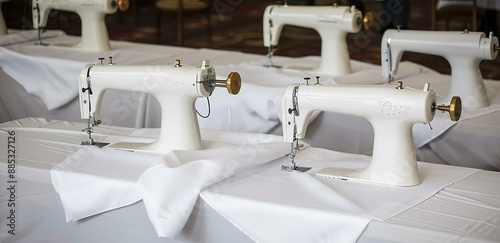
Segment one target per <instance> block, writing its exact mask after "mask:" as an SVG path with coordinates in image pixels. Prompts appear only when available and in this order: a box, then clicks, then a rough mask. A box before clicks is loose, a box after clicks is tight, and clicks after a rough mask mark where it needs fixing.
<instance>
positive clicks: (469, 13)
mask: <svg viewBox="0 0 500 243" xmlns="http://www.w3.org/2000/svg"><path fill="white" fill-rule="evenodd" d="M437 2H438V0H432V3H431V4H432V5H431V15H432V21H431V24H432V30H436V25H437V21H439V20H444V21H445V24H446V30H449V27H450V25H449V23H450V20H454V21H464V22H470V23H472V30H473V31H477V30H478V19H479V18H482V17H483V16H484V13H485V11H486V10H485V9H483V8H480V7H478V6H477V1H476V0H466V1H465V0H464V1H462V2H463V4H462V3H461V4H456V5H449V6H445V7H443V8H441V9H439V10H437V4H438V3H437ZM464 27H465V26H464Z"/></svg>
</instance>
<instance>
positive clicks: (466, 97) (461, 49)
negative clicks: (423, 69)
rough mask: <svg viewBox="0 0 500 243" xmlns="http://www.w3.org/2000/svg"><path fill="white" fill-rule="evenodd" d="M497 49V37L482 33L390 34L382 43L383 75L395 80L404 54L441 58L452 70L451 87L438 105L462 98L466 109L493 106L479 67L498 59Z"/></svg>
mask: <svg viewBox="0 0 500 243" xmlns="http://www.w3.org/2000/svg"><path fill="white" fill-rule="evenodd" d="M497 47H498V39H497V37H494V36H493V35H492V34H490V36H489V37H486V36H485V34H484V33H482V32H466V31H464V32H462V31H420V30H387V31H386V32H385V33H384V36H383V38H382V43H381V51H382V53H381V59H382V60H381V64H382V75H383V76H384V77H385V78H387V79H389V80H392V79H394V77H395V76H396V74H397V70H398V65H399V62H400V60H401V56H402V54H403V52H404V51H411V52H418V53H427V54H433V55H438V56H442V57H444V58H445V59H446V60H447V61H448V62H449V63H450V66H451V86H450V89H449V91H448V94H446V95H445V96H444V97H440V99H439V100H438V103H441V102H447V101H449V100H450V99H451V97H452V96H460V97H461V98H462V100H463V106H464V107H485V106H489V105H490V102H489V100H488V96H487V93H486V89H485V86H484V82H483V78H482V75H481V72H480V70H479V63H480V62H481V60H483V59H486V60H493V59H495V58H496V57H497V55H498V50H496V48H497Z"/></svg>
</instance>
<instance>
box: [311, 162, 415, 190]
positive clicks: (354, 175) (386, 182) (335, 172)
mask: <svg viewBox="0 0 500 243" xmlns="http://www.w3.org/2000/svg"><path fill="white" fill-rule="evenodd" d="M315 175H316V176H319V177H326V178H329V179H337V180H341V181H352V182H361V183H369V184H376V185H383V186H401V187H407V186H416V185H418V184H420V182H421V181H420V180H409V181H404V182H400V181H398V182H394V181H391V180H390V178H386V179H385V178H384V179H378V180H377V179H374V178H370V176H369V174H366V173H363V170H356V169H339V168H331V167H327V168H323V169H321V170H319V171H318V172H316V174H315Z"/></svg>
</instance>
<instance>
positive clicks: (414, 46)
mask: <svg viewBox="0 0 500 243" xmlns="http://www.w3.org/2000/svg"><path fill="white" fill-rule="evenodd" d="M2 1H6V0H0V3H1V2H2ZM32 4H33V23H34V24H33V26H34V28H35V29H38V30H39V33H41V32H42V31H43V29H44V27H45V26H46V25H47V21H48V17H49V13H50V11H51V10H65V11H74V12H76V13H77V14H78V15H79V16H80V18H81V20H82V34H81V42H80V43H77V44H70V45H69V46H71V48H73V49H76V50H82V51H94V52H102V51H107V50H110V49H111V47H110V43H109V36H108V32H107V29H106V24H105V21H104V18H105V15H106V14H112V13H115V12H116V11H117V10H118V9H120V10H121V11H125V10H127V9H128V5H129V3H128V0H102V1H88V0H74V1H68V0H58V1H55V0H33V3H32ZM373 23H374V18H373V15H371V13H366V14H365V16H363V14H362V13H361V12H360V11H359V10H357V9H356V8H355V6H351V7H348V6H338V5H336V4H334V5H333V6H291V5H288V4H286V3H285V4H283V5H269V6H267V7H266V9H265V11H264V14H263V44H264V46H265V47H267V48H268V54H267V56H268V64H267V66H270V67H279V68H282V69H287V70H288V69H289V70H305V71H308V72H310V73H312V74H314V75H331V76H339V75H346V74H349V73H351V65H350V58H349V53H348V46H347V43H346V35H347V34H348V33H356V32H359V31H360V30H361V28H362V27H363V26H364V28H365V29H368V28H370V26H372V25H373ZM4 25H5V24H4ZM286 25H292V26H299V27H304V28H311V29H314V30H316V31H317V32H318V34H319V35H320V37H321V60H320V64H319V65H318V66H317V67H315V68H309V67H300V66H282V67H280V65H279V64H276V63H274V62H273V59H272V57H273V55H274V53H275V51H276V49H277V46H278V43H279V39H280V35H281V33H282V30H283V27H284V26H286ZM0 30H1V25H0ZM39 44H44V43H42V39H41V38H40V43H39ZM52 45H56V46H61V45H62V46H65V45H66V46H68V45H67V44H64V43H59V44H58V43H55V44H52ZM381 50H382V54H381V65H382V75H383V76H384V77H385V78H386V79H387V80H388V82H392V81H394V78H395V76H396V74H397V70H398V66H399V63H400V60H401V56H402V55H403V53H404V52H405V51H411V52H418V53H426V54H431V55H438V56H442V57H444V58H445V59H446V60H447V61H448V62H449V63H450V66H451V70H452V71H451V79H452V81H451V87H450V91H449V93H448V94H447V95H446V96H444V97H443V98H442V101H448V100H449V99H451V97H452V96H453V95H458V96H460V97H462V98H463V99H464V104H463V105H464V107H486V106H488V105H489V101H488V97H487V94H486V89H485V87H484V82H483V78H482V76H481V73H480V70H479V63H480V62H481V61H482V60H493V59H495V58H496V56H497V54H498V39H497V38H496V37H494V36H493V34H492V33H490V34H489V36H486V35H485V34H484V33H482V32H469V31H466V30H465V31H420V30H388V31H386V32H385V33H384V36H383V38H382V42H381Z"/></svg>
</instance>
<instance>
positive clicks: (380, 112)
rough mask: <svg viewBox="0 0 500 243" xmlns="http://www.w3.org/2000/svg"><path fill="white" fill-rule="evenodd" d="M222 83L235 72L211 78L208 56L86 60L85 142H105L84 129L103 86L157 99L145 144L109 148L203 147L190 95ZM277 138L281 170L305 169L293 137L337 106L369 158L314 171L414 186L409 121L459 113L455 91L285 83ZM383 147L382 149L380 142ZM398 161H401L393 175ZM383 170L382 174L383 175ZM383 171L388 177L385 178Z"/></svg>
mask: <svg viewBox="0 0 500 243" xmlns="http://www.w3.org/2000/svg"><path fill="white" fill-rule="evenodd" d="M218 86H221V87H225V88H226V89H227V90H228V92H229V93H231V94H237V93H238V92H239V90H240V87H241V77H240V76H239V74H238V73H237V72H231V73H229V75H228V77H227V79H226V80H216V74H215V69H214V68H213V67H212V66H211V65H210V62H209V61H208V60H205V61H203V62H202V64H201V65H200V66H198V67H193V66H188V65H182V64H181V63H180V60H177V61H176V63H175V64H173V65H146V66H141V65H133V66H126V65H123V66H121V65H117V64H115V63H113V62H112V61H110V62H109V63H108V64H97V65H96V64H89V65H87V66H86V67H85V68H84V69H83V70H82V72H81V75H80V80H79V88H80V92H79V94H80V96H79V97H80V108H81V115H82V118H83V119H87V121H88V127H87V128H85V129H84V130H83V131H85V132H86V133H87V134H88V137H89V139H88V141H85V142H84V143H83V144H85V145H97V146H101V147H102V146H106V144H102V143H100V142H96V141H94V139H93V137H92V133H93V130H94V126H96V125H98V124H99V122H98V120H96V116H97V115H98V114H99V107H100V106H101V105H102V104H101V101H102V97H103V94H104V93H105V91H106V90H107V89H116V90H128V91H140V92H145V93H150V94H152V95H153V96H154V97H156V99H157V100H158V101H159V103H160V106H161V112H162V115H161V118H162V120H161V128H160V134H159V137H158V139H157V140H156V141H155V142H152V143H129V142H119V143H115V144H112V145H109V146H110V147H113V148H116V149H124V150H132V151H137V152H147V153H168V152H169V151H171V150H197V149H203V147H202V145H201V139H200V129H199V126H198V120H197V117H196V108H195V105H194V104H195V100H196V99H197V98H201V97H209V96H210V95H211V94H212V92H213V91H214V89H215V87H218ZM282 110H283V115H282V124H283V125H282V126H283V135H284V141H285V142H290V143H291V151H290V153H289V157H290V159H291V164H290V165H283V166H282V169H283V170H286V171H302V172H303V171H307V170H305V168H304V167H300V166H296V164H295V155H296V153H297V152H298V150H299V139H300V138H303V137H304V135H305V132H306V128H307V124H308V122H309V121H308V120H309V119H310V117H311V114H312V112H313V111H315V110H323V111H331V112H338V113H345V114H350V115H355V116H361V117H364V118H366V119H368V120H369V121H370V122H371V123H372V125H373V127H374V131H375V145H374V153H373V159H372V162H371V163H370V166H369V167H367V168H366V169H363V170H352V171H346V170H339V171H337V170H335V169H332V168H325V169H323V170H320V171H319V172H318V173H317V174H318V175H324V176H327V177H331V178H338V179H342V180H358V181H363V182H369V183H377V184H385V185H391V186H414V185H418V184H419V183H420V182H421V181H420V177H419V175H418V169H417V161H416V156H415V151H414V145H413V138H412V126H413V124H415V123H419V122H420V123H429V122H430V121H432V119H433V118H434V115H435V113H436V111H437V110H443V111H448V112H450V117H451V119H452V120H455V121H456V120H458V119H459V118H460V114H461V100H460V97H458V96H454V97H453V98H452V99H451V103H450V105H438V104H437V103H436V94H435V93H434V91H432V90H431V89H430V85H429V84H426V85H425V86H424V87H423V89H422V90H417V89H413V88H410V87H404V86H403V84H402V82H398V85H396V86H394V85H322V84H320V81H319V78H318V79H317V81H316V82H315V83H314V84H308V83H306V84H293V85H290V86H289V87H288V88H287V90H286V92H285V94H284V96H283V101H282ZM387 148H390V149H387ZM401 167H404V168H406V170H405V173H404V174H401ZM388 173H389V174H390V177H388ZM388 178H390V179H388Z"/></svg>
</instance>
